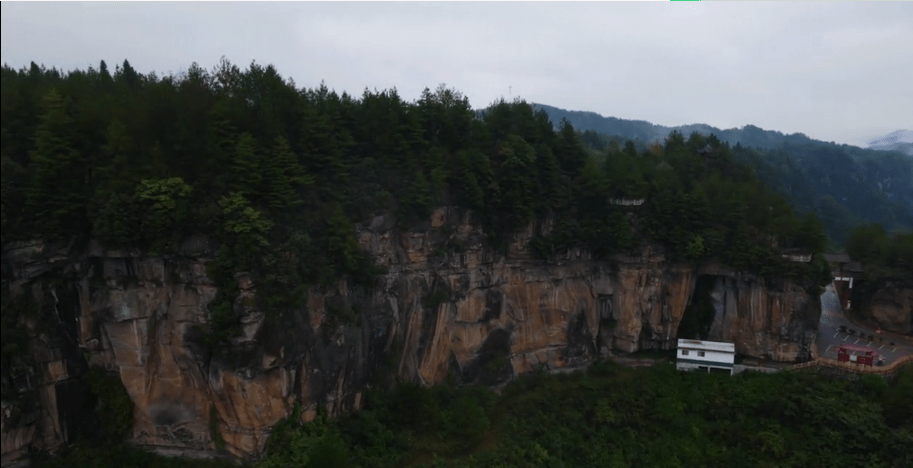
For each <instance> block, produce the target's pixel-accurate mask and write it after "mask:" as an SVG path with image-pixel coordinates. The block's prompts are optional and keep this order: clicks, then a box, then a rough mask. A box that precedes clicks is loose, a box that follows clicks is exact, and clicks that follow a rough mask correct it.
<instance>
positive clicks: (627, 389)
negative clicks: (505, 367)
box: [40, 363, 913, 468]
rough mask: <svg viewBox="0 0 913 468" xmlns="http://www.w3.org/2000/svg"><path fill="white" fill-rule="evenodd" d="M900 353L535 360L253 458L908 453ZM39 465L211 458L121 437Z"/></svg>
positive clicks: (699, 458) (766, 461) (290, 440)
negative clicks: (626, 363) (834, 362)
mask: <svg viewBox="0 0 913 468" xmlns="http://www.w3.org/2000/svg"><path fill="white" fill-rule="evenodd" d="M911 394H913V366H907V367H906V368H905V369H903V370H902V371H901V373H900V374H899V375H898V377H897V378H896V379H895V380H894V381H893V382H892V383H890V384H888V383H886V382H885V381H884V379H882V378H881V377H878V376H874V375H865V376H862V377H861V378H860V379H858V380H856V381H849V380H843V379H838V378H832V377H827V376H823V375H818V374H815V373H807V372H801V373H797V372H788V371H787V372H781V373H778V374H756V373H745V374H740V375H737V376H733V377H730V376H727V375H717V374H701V373H681V372H678V371H676V370H675V369H674V367H673V366H671V365H669V364H659V365H656V366H654V367H652V368H647V369H627V368H622V367H620V366H618V365H615V364H614V363H597V364H594V365H593V366H591V367H590V368H589V369H588V370H587V371H586V372H583V371H581V372H577V373H574V374H569V375H568V374H562V375H548V374H545V373H535V374H531V375H527V376H524V377H522V378H520V379H518V380H516V381H514V382H513V383H511V384H510V385H508V386H507V387H506V388H505V390H504V392H503V394H502V395H501V396H497V395H495V394H494V393H493V392H492V391H491V390H488V389H485V388H479V387H463V388H455V387H452V386H437V387H432V388H422V387H418V386H415V385H411V384H402V385H400V386H399V387H398V388H397V389H396V390H394V391H375V392H374V393H372V394H370V396H369V399H368V403H367V407H366V408H365V410H364V411H362V412H360V413H357V414H352V415H349V416H346V417H343V418H341V419H339V420H336V421H330V420H327V419H326V418H324V417H318V419H317V420H316V421H314V422H311V423H307V424H297V423H292V422H289V423H284V424H281V425H280V426H278V427H277V428H276V430H275V432H274V434H273V436H272V437H271V439H270V441H269V443H268V445H267V455H266V458H264V459H263V460H262V461H260V462H257V463H255V464H254V465H253V466H254V467H256V468H280V467H281V468H287V467H328V466H332V467H353V468H354V467H452V468H462V467H467V468H468V467H600V468H602V467H651V468H652V467H693V466H705V467H717V466H719V467H724V466H726V467H728V466H751V467H815V466H822V467H823V466H841V467H865V468H877V467H886V468H887V467H892V468H893V467H899V466H913V452H911V451H910V447H911V446H913V401H911V399H910V398H909V396H910V395H911ZM40 466H41V467H42V468H57V467H64V466H66V467H68V468H82V467H87V468H88V467H92V468H96V467H97V468H102V467H110V466H119V467H121V466H123V467H131V466H137V467H139V466H142V467H150V468H153V467H181V468H183V467H190V466H194V467H197V466H201V467H213V468H221V467H223V466H230V464H229V462H221V461H211V462H199V461H188V460H179V459H165V458H161V457H155V456H152V455H149V454H145V453H142V452H139V451H136V450H131V449H126V448H124V447H111V448H104V449H101V448H96V449H88V448H82V449H74V450H71V451H70V453H69V454H68V455H67V457H65V458H63V459H58V460H54V461H51V462H46V463H45V464H43V465H40Z"/></svg>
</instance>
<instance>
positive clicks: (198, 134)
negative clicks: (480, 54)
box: [2, 61, 827, 340]
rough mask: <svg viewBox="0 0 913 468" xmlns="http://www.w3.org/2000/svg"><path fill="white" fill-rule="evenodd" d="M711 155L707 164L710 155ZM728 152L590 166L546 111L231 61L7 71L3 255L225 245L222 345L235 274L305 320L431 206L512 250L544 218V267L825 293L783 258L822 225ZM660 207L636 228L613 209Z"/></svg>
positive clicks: (566, 128)
mask: <svg viewBox="0 0 913 468" xmlns="http://www.w3.org/2000/svg"><path fill="white" fill-rule="evenodd" d="M708 144H709V145H711V146H712V147H714V148H715V149H714V151H713V152H712V153H709V154H699V153H698V149H700V148H703V147H705V146H706V145H708ZM737 155H738V153H737V152H734V151H733V150H732V149H731V148H730V147H729V145H727V144H725V143H724V142H720V141H717V140H716V139H715V138H713V137H711V138H709V139H708V138H704V137H702V136H700V135H696V134H695V135H692V136H691V137H690V138H689V139H687V140H686V139H685V138H684V137H683V136H682V135H681V134H678V133H675V134H673V135H671V136H670V137H669V138H668V139H667V141H666V142H665V144H664V145H653V146H651V147H650V149H649V150H648V151H643V152H638V150H637V149H636V147H635V146H634V145H633V143H627V144H625V145H624V147H623V148H622V147H621V146H620V145H617V144H615V145H612V146H611V147H610V148H608V149H607V150H606V153H605V154H604V155H601V156H600V157H598V158H597V157H592V156H589V155H588V152H587V151H586V149H585V147H584V145H583V144H582V143H581V141H580V138H579V136H578V133H577V132H576V131H575V129H574V128H573V127H572V126H571V125H570V124H568V123H567V122H565V123H564V124H563V125H561V126H560V128H559V129H558V130H557V131H556V130H554V128H553V125H552V123H551V122H550V121H549V119H548V116H547V114H546V113H545V112H535V111H534V109H533V107H532V106H531V105H530V104H528V103H526V102H522V101H517V102H513V103H508V102H503V101H501V102H496V103H494V104H493V105H492V106H491V107H490V108H488V109H486V110H485V111H484V112H482V113H481V116H479V115H478V114H477V113H476V112H475V111H473V110H472V109H471V108H470V106H469V103H468V100H467V99H466V98H465V97H464V96H463V95H461V94H460V93H459V92H458V91H456V90H452V89H447V88H444V87H443V86H442V87H439V88H438V89H436V90H435V91H430V90H427V89H426V91H425V92H424V93H423V94H422V96H421V97H420V98H419V99H418V100H416V101H414V102H407V101H404V100H403V99H402V98H401V97H400V96H399V95H398V94H397V92H396V90H395V89H394V90H387V91H373V92H372V91H367V90H366V91H365V92H364V94H363V95H362V96H361V97H353V96H350V95H348V94H345V93H343V94H341V95H340V94H337V93H335V92H333V91H331V90H330V89H329V88H328V87H327V86H325V85H322V84H321V85H320V86H318V87H316V88H313V89H307V88H303V89H301V88H297V87H296V86H295V84H294V83H293V82H292V81H291V80H285V79H283V78H282V77H281V76H280V75H279V73H278V72H277V71H276V70H275V69H274V68H273V67H272V66H266V67H263V66H260V65H257V64H252V65H251V66H250V67H249V68H248V69H247V70H243V71H242V70H241V69H239V68H238V67H237V66H235V65H232V64H230V63H228V62H227V61H223V62H222V63H221V64H220V65H219V66H218V67H216V68H215V69H214V70H213V71H211V72H208V71H206V70H203V69H201V68H199V67H197V66H193V67H191V69H190V70H189V72H188V73H187V75H186V77H184V78H182V79H180V80H175V79H171V78H165V79H160V78H158V77H156V76H155V74H149V75H147V76H144V75H140V74H138V73H137V72H136V71H135V70H134V69H133V68H132V67H131V65H130V64H129V63H128V62H127V61H124V63H123V65H122V66H119V67H117V68H116V69H115V70H114V72H113V73H112V72H111V71H110V70H109V69H108V68H107V66H106V65H105V64H104V62H102V63H101V64H100V66H99V68H98V69H94V68H90V69H88V70H85V71H83V70H74V71H71V72H68V73H62V72H59V71H57V70H54V69H51V70H47V69H43V68H40V67H38V66H36V65H34V64H33V65H32V66H31V68H30V69H22V70H14V69H11V68H9V67H4V68H3V70H2V165H3V166H2V194H3V196H2V204H3V211H2V213H3V218H2V233H3V239H2V241H3V243H4V244H6V243H8V242H10V241H16V240H23V239H31V238H40V239H45V240H51V241H59V242H64V243H69V242H73V241H75V242H79V243H84V242H86V241H87V240H88V239H97V240H100V241H101V242H102V243H103V244H104V245H106V246H108V247H129V248H138V249H143V250H145V251H147V252H153V253H156V252H158V253H161V254H168V253H169V252H173V251H175V248H176V247H177V245H178V243H179V242H180V240H181V239H182V238H184V237H185V236H187V235H189V234H194V233H203V234H207V235H209V236H211V237H212V238H214V239H216V240H217V241H218V242H219V243H220V245H221V247H220V249H219V252H218V255H217V258H216V259H215V261H214V262H213V264H212V265H211V266H210V270H211V271H210V275H211V276H212V278H213V279H214V280H215V281H216V284H217V285H219V286H220V289H219V297H217V299H216V300H215V301H214V302H213V303H212V304H210V306H209V308H210V310H212V311H213V324H214V331H215V332H216V333H215V334H214V335H213V338H214V339H216V340H218V339H219V338H220V337H225V336H226V333H229V332H230V330H231V329H233V327H235V326H236V325H237V324H236V323H234V321H235V320H236V318H235V317H234V314H232V313H230V307H229V304H230V303H231V302H232V301H233V299H234V296H235V295H237V291H236V286H234V283H235V281H234V275H235V274H236V273H237V272H242V271H244V272H250V273H251V274H252V275H253V277H254V278H255V279H256V280H257V281H258V284H259V294H258V300H259V301H261V302H263V304H262V305H263V306H264V308H265V309H267V310H282V309H284V308H288V307H293V306H294V305H295V304H300V301H301V300H302V297H303V294H304V290H305V288H306V285H308V284H316V283H327V282H330V281H332V280H334V279H336V278H339V277H340V276H344V275H345V276H349V277H351V278H352V279H353V280H354V281H355V282H357V283H360V284H366V285H367V284H370V282H371V278H372V275H373V274H374V273H375V272H376V269H375V268H374V267H373V266H372V264H371V262H370V260H369V259H368V258H367V256H366V255H365V254H363V253H362V252H361V251H360V250H359V248H358V245H357V243H356V241H355V239H354V235H353V222H356V221H360V220H362V219H364V217H365V216H366V215H369V214H370V213H372V212H374V211H376V210H392V211H394V212H395V213H397V214H398V219H399V222H400V223H401V224H402V225H409V224H410V223H414V222H416V221H418V220H423V219H427V216H428V214H429V212H430V209H431V207H433V206H436V205H454V206H458V207H462V208H465V209H469V210H472V211H473V212H474V213H475V216H477V217H478V218H479V220H480V221H481V223H482V224H483V225H484V226H485V228H486V232H487V233H488V235H489V238H490V241H491V242H492V243H493V244H494V245H499V244H501V243H503V240H504V238H505V235H506V234H507V233H510V232H512V231H513V230H514V229H516V228H517V227H519V226H524V225H526V224H527V223H529V222H531V221H533V220H536V219H539V220H541V219H546V218H551V219H554V220H555V229H554V230H553V231H552V232H550V233H549V235H548V236H540V237H538V238H536V239H535V240H534V242H533V248H534V250H535V251H536V252H537V253H538V254H539V255H540V256H541V257H542V258H543V259H544V258H548V257H549V256H550V255H552V254H555V253H559V252H561V251H562V249H566V248H570V247H577V246H580V247H585V248H588V249H590V250H591V251H593V252H594V253H595V254H596V255H597V256H601V257H606V256H608V255H610V254H613V253H617V252H624V251H633V250H636V249H637V248H638V246H640V245H641V244H643V243H647V242H653V243H658V244H661V245H663V246H664V247H665V248H666V251H667V256H668V257H669V258H670V259H671V260H688V261H693V262H699V261H704V260H710V259H716V260H720V261H722V262H724V263H727V264H729V265H731V266H733V267H736V268H738V269H743V270H746V271H753V272H756V273H759V274H762V275H766V276H770V277H781V278H793V279H799V280H800V281H807V282H808V283H809V284H810V285H814V284H819V283H820V282H821V281H824V280H825V278H826V274H827V273H826V267H825V266H824V265H823V264H821V263H815V264H813V265H805V264H795V263H790V262H787V261H785V260H783V259H782V258H781V255H780V250H782V249H788V248H800V249H805V250H809V251H813V252H820V251H821V250H822V249H823V247H824V236H823V233H822V226H821V224H820V222H818V220H817V219H815V218H814V217H813V216H804V217H796V216H794V215H793V213H792V210H791V209H790V208H789V206H788V204H787V202H786V201H785V200H784V199H783V197H781V196H779V195H777V194H775V193H774V192H772V191H770V190H768V189H765V188H764V187H763V186H762V184H761V183H760V182H759V181H758V178H757V177H755V176H754V175H753V173H752V171H751V170H749V169H748V168H747V167H745V166H743V165H739V164H737V163H736V162H734V158H735V157H736V156H737ZM619 197H620V198H645V199H646V203H645V204H644V205H643V206H641V207H638V208H636V209H634V210H632V209H630V208H626V207H623V206H615V205H613V204H612V203H611V202H610V200H611V199H613V198H619Z"/></svg>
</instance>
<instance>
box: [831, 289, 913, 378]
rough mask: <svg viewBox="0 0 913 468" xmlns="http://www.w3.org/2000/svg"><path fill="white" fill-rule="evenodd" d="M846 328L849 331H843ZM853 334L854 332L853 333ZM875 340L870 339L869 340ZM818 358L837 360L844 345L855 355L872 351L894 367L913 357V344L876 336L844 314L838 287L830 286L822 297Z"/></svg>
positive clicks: (884, 336) (890, 337)
mask: <svg viewBox="0 0 913 468" xmlns="http://www.w3.org/2000/svg"><path fill="white" fill-rule="evenodd" d="M840 327H844V330H845V331H841V328H840ZM851 331H853V333H850V332H851ZM870 336H871V337H872V338H869V337H870ZM815 346H816V347H817V351H818V357H819V358H824V359H832V360H835V361H836V360H837V350H838V349H839V348H840V347H841V346H843V347H846V349H847V351H849V352H850V353H851V354H865V351H868V350H871V351H873V354H875V356H876V361H877V360H878V357H884V365H885V366H890V365H891V364H893V363H894V362H895V361H897V360H899V359H901V358H904V357H906V356H913V345H911V344H910V342H909V341H907V340H905V339H902V338H895V337H892V336H891V335H884V334H879V333H876V332H875V330H872V329H870V328H865V327H861V326H859V325H857V324H855V323H853V322H851V321H850V319H849V318H847V317H846V314H844V313H843V308H842V307H841V306H840V300H839V299H838V297H837V292H836V291H835V290H834V285H833V284H830V285H828V286H827V288H826V289H825V291H824V293H823V294H821V319H820V322H819V323H818V335H817V338H816V339H815Z"/></svg>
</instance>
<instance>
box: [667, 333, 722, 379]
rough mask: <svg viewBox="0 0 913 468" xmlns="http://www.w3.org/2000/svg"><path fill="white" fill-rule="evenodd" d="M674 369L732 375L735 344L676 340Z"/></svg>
mask: <svg viewBox="0 0 913 468" xmlns="http://www.w3.org/2000/svg"><path fill="white" fill-rule="evenodd" d="M677 358H678V359H677V360H676V363H675V367H676V369H678V370H694V369H697V370H701V371H706V372H711V371H714V372H726V373H728V374H730V375H732V366H734V365H735V343H720V342H718V341H699V340H678V353H677Z"/></svg>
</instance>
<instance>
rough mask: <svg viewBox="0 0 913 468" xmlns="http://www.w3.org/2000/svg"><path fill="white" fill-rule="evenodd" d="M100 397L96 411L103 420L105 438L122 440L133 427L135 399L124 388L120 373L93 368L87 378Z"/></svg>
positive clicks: (93, 390)
mask: <svg viewBox="0 0 913 468" xmlns="http://www.w3.org/2000/svg"><path fill="white" fill-rule="evenodd" d="M86 381H87V383H88V384H89V388H90V389H91V390H92V393H94V394H95V396H96V397H97V399H98V402H97V405H96V408H95V411H96V413H97V414H98V417H99V419H100V420H101V425H102V433H101V434H99V435H100V437H101V438H102V439H103V440H108V441H115V442H117V441H121V440H123V439H124V437H125V436H126V435H127V433H128V432H129V431H130V430H131V429H132V428H133V422H134V419H133V400H131V399H130V395H129V394H128V393H127V389H126V388H124V384H123V382H121V379H120V375H119V374H117V373H112V372H105V371H104V370H103V369H99V368H92V369H90V370H89V374H88V376H87V378H86Z"/></svg>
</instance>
